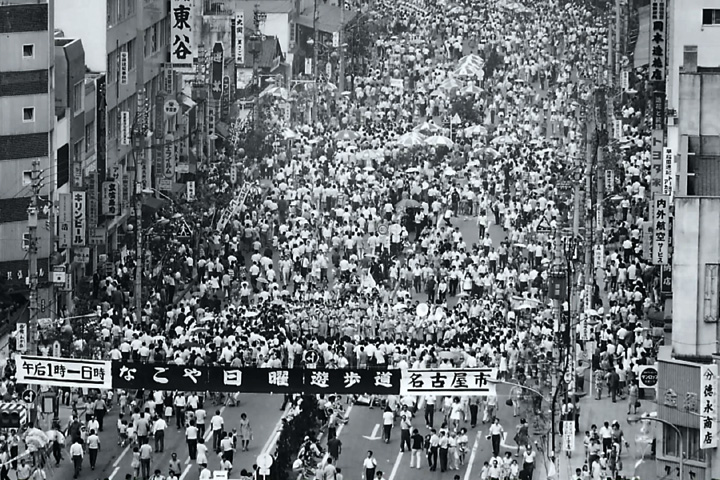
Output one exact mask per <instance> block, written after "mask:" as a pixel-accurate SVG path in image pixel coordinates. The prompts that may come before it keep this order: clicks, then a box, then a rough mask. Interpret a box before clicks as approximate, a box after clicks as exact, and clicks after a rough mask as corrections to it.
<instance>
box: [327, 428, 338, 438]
mask: <svg viewBox="0 0 720 480" xmlns="http://www.w3.org/2000/svg"><path fill="white" fill-rule="evenodd" d="M335 437H337V428H335V427H328V440H332V439H333V438H335Z"/></svg>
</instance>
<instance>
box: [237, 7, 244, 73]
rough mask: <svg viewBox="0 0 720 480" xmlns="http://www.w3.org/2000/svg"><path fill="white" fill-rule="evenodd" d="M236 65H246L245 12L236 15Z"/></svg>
mask: <svg viewBox="0 0 720 480" xmlns="http://www.w3.org/2000/svg"><path fill="white" fill-rule="evenodd" d="M235 65H237V66H238V67H240V66H243V65H245V12H244V11H242V10H240V11H239V12H237V13H236V14H235Z"/></svg>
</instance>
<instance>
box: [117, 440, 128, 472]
mask: <svg viewBox="0 0 720 480" xmlns="http://www.w3.org/2000/svg"><path fill="white" fill-rule="evenodd" d="M128 450H130V445H128V446H127V447H125V449H124V450H123V451H122V452H120V455H119V456H118V458H116V459H115V461H114V462H113V468H114V467H117V466H118V465H120V462H121V461H122V459H123V457H124V456H125V454H126V453H127V452H128Z"/></svg>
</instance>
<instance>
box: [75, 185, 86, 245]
mask: <svg viewBox="0 0 720 480" xmlns="http://www.w3.org/2000/svg"><path fill="white" fill-rule="evenodd" d="M72 196H73V201H72V203H73V227H72V244H73V246H76V247H81V246H84V245H85V243H86V242H85V238H86V235H87V217H86V212H85V192H73V194H72Z"/></svg>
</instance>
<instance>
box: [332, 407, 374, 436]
mask: <svg viewBox="0 0 720 480" xmlns="http://www.w3.org/2000/svg"><path fill="white" fill-rule="evenodd" d="M352 409H353V406H352V405H350V406H349V407H348V408H347V410H345V419H346V420H349V419H350V412H351V411H352ZM345 425H347V423H343V424H341V425H340V426H339V427H338V428H337V431H336V432H335V433H336V434H337V436H338V437H339V436H340V432H342V431H343V428H345ZM373 436H375V435H373Z"/></svg>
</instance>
